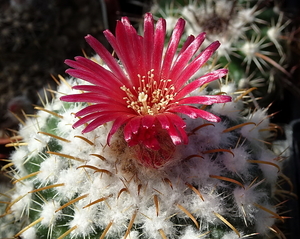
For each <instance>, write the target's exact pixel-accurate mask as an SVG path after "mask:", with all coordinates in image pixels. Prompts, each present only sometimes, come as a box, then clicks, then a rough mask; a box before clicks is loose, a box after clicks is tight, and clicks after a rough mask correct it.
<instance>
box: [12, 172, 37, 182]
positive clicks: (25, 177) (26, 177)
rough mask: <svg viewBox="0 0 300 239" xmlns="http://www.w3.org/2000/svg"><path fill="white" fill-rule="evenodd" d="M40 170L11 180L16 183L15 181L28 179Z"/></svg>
mask: <svg viewBox="0 0 300 239" xmlns="http://www.w3.org/2000/svg"><path fill="white" fill-rule="evenodd" d="M40 172H41V171H37V172H34V173H30V174H28V175H26V176H24V177H22V178H19V179H16V180H15V181H13V182H12V184H16V183H17V182H20V181H23V180H25V179H28V178H31V177H33V176H36V175H37V174H39V173H40Z"/></svg>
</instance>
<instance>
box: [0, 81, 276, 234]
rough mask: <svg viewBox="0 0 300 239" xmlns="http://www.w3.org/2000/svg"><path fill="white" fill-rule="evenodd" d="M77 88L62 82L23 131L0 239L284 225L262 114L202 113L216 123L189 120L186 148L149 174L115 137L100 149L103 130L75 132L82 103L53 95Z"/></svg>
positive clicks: (219, 108)
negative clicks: (280, 222) (278, 222)
mask: <svg viewBox="0 0 300 239" xmlns="http://www.w3.org/2000/svg"><path fill="white" fill-rule="evenodd" d="M79 81H80V80H78V79H74V78H72V79H70V80H68V81H66V82H67V83H66V82H65V83H62V84H61V85H60V86H59V88H58V90H57V93H56V97H55V98H54V99H53V100H52V101H51V102H49V103H46V104H45V107H44V108H42V109H41V110H40V111H39V112H38V113H37V115H36V117H33V118H28V119H27V122H26V124H25V125H23V126H22V127H21V129H20V131H19V133H20V136H21V137H22V141H19V142H17V143H15V146H16V151H15V152H14V153H13V155H12V156H11V160H12V163H13V164H14V166H13V167H12V168H11V170H10V174H11V176H12V177H13V178H14V180H15V181H14V185H15V187H14V188H13V189H12V190H10V191H9V192H8V193H7V194H9V196H10V197H11V202H10V203H9V204H8V205H7V207H6V209H5V210H6V211H5V212H6V214H7V216H6V217H4V219H5V218H6V219H5V220H12V217H13V218H15V220H16V221H17V222H16V223H15V224H14V228H13V229H12V228H11V227H8V224H5V223H4V224H3V225H6V227H4V228H3V230H1V233H2V232H5V231H9V233H10V234H9V233H8V234H7V235H10V236H12V235H20V236H21V238H22V239H34V238H38V239H44V238H45V239H49V238H74V239H75V238H76V239H79V238H80V239H83V238H85V239H87V238H89V239H94V238H95V239H96V238H97V239H98V238H101V239H102V238H115V239H116V238H181V239H193V238H199V237H200V238H210V239H220V238H222V239H229V238H230V239H232V238H241V237H246V236H247V235H252V237H251V238H266V237H267V236H269V235H270V234H271V235H272V233H273V232H271V230H270V229H269V228H272V226H273V225H274V223H275V221H276V219H280V220H282V218H281V217H280V216H279V215H278V213H277V209H276V206H275V204H277V202H276V201H275V199H274V194H275V190H276V183H277V179H278V177H279V176H280V167H281V160H280V158H279V157H277V155H275V154H274V153H273V152H272V151H271V150H270V149H269V148H268V147H267V146H266V144H265V143H264V142H263V141H264V140H266V139H267V138H268V137H269V136H270V133H269V131H268V128H269V120H268V116H267V114H266V111H265V110H261V109H257V110H256V111H255V112H253V113H251V114H249V115H248V116H247V117H245V116H242V115H241V113H240V112H241V110H242V109H243V104H242V103H241V101H240V100H239V99H238V98H236V101H233V102H228V103H225V104H216V105H213V106H212V107H211V108H210V109H209V111H210V112H212V113H214V114H217V115H219V116H220V117H221V118H222V121H221V122H220V123H207V122H205V121H204V120H202V119H194V120H191V119H187V118H186V119H185V122H186V124H187V132H188V135H189V143H188V144H187V145H181V146H177V147H176V151H175V152H174V153H173V155H172V157H173V159H172V161H171V162H172V163H169V164H167V165H165V166H164V167H162V168H160V169H151V168H150V169H149V168H146V167H144V166H142V165H140V164H139V163H137V160H136V159H135V157H136V148H135V147H128V146H127V145H126V142H125V141H124V139H123V138H122V137H121V134H120V133H117V134H115V135H114V136H113V139H112V141H111V143H110V146H108V145H107V142H106V135H107V134H108V129H109V127H110V125H109V124H105V125H102V126H100V127H99V128H97V129H96V130H94V131H92V132H89V133H86V134H84V135H83V134H82V133H81V130H82V127H79V128H76V129H73V128H72V124H73V123H74V122H75V120H76V119H75V117H74V115H73V114H74V112H77V111H78V110H79V109H81V108H83V107H84V106H85V104H81V103H65V102H61V101H60V100H59V97H60V96H61V95H64V94H69V93H70V92H71V87H70V85H76V84H78V82H79ZM226 87H227V92H228V93H229V94H230V90H228V89H231V92H233V91H234V89H233V88H232V85H227V86H223V88H222V89H221V90H222V91H224V90H225V88H226ZM4 219H2V220H4ZM13 230H15V231H13ZM274 230H275V229H274ZM2 237H3V236H2ZM4 237H5V235H4Z"/></svg>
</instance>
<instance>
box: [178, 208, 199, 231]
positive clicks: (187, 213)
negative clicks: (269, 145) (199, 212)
mask: <svg viewBox="0 0 300 239" xmlns="http://www.w3.org/2000/svg"><path fill="white" fill-rule="evenodd" d="M176 206H177V207H178V208H179V209H180V210H181V211H183V212H184V213H185V214H186V215H187V216H188V217H189V218H190V219H192V221H193V222H194V224H195V226H196V227H197V229H199V223H198V222H197V220H196V218H195V217H194V216H193V215H192V214H191V213H190V212H189V211H188V210H187V209H186V208H184V207H183V206H182V205H180V204H178V203H177V204H176Z"/></svg>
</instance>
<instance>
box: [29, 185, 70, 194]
mask: <svg viewBox="0 0 300 239" xmlns="http://www.w3.org/2000/svg"><path fill="white" fill-rule="evenodd" d="M61 186H65V184H64V183H58V184H53V185H48V186H45V187H42V188H37V189H34V190H32V191H30V192H28V193H36V192H39V191H43V190H46V189H50V188H56V187H61Z"/></svg>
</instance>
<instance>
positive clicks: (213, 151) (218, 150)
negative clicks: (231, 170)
mask: <svg viewBox="0 0 300 239" xmlns="http://www.w3.org/2000/svg"><path fill="white" fill-rule="evenodd" d="M219 152H227V153H230V154H232V156H234V153H233V152H232V151H231V150H229V149H210V150H206V151H203V152H202V153H203V154H211V153H219Z"/></svg>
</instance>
